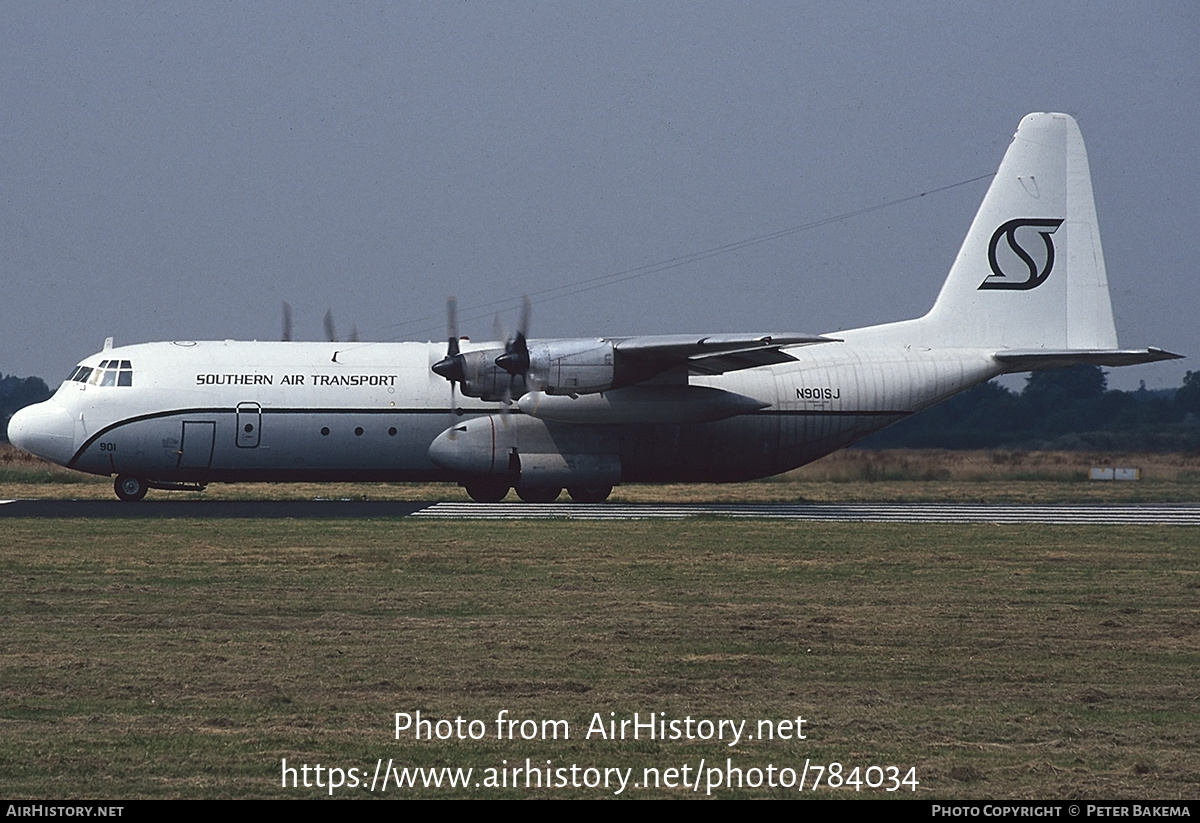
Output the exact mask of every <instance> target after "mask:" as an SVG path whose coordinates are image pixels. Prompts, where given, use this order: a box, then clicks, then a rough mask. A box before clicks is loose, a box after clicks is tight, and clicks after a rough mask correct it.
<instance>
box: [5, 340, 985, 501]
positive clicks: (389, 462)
mask: <svg viewBox="0 0 1200 823" xmlns="http://www.w3.org/2000/svg"><path fill="white" fill-rule="evenodd" d="M862 331H864V332H865V331H868V330H862ZM855 334H856V333H855V332H848V333H842V335H841V336H842V338H843V339H844V340H845V342H834V343H827V344H821V345H815V346H802V347H797V348H795V349H789V350H788V354H790V355H791V356H792V357H794V358H796V360H795V362H791V363H786V364H782V365H772V366H763V367H758V368H752V369H746V370H743V371H736V372H729V373H726V374H720V375H714V376H706V377H699V376H693V377H691V378H690V379H689V382H690V384H691V385H693V386H707V387H713V388H717V389H722V390H725V391H729V392H735V393H737V394H738V395H743V396H745V397H750V398H754V399H755V400H757V401H758V402H759V404H761V405H762V406H763V408H762V409H761V410H759V411H755V412H753V413H743V414H737V415H735V416H732V417H729V418H727V419H724V420H718V421H715V422H707V423H692V422H671V421H669V420H668V421H665V422H664V421H662V420H661V419H655V420H654V422H627V423H617V424H611V423H607V422H602V423H597V424H592V423H562V422H554V421H546V420H539V419H535V418H533V417H530V416H529V415H524V414H521V413H520V412H519V411H518V410H517V409H516V407H515V406H513V407H511V409H510V410H509V411H508V413H503V412H504V409H503V408H502V406H501V404H498V403H485V402H482V401H479V400H477V399H474V398H470V397H463V396H461V395H459V396H457V398H456V401H455V405H456V409H455V410H453V411H452V410H451V408H450V402H451V393H450V387H449V385H448V384H447V382H446V381H445V380H443V379H441V378H439V377H438V376H436V375H435V374H433V372H432V371H431V370H430V367H431V365H432V364H433V363H435V362H436V361H437V360H438V359H439V358H440V357H441V356H442V355H443V352H444V346H443V345H440V344H433V343H354V344H339V343H269V342H268V343H264V342H235V341H224V342H219V341H214V342H190V341H188V342H176V343H147V344H140V345H133V346H125V347H120V348H113V349H108V350H105V351H103V352H100V353H98V354H96V355H93V356H92V357H89V358H87V359H86V360H84V361H83V362H82V363H81V366H83V367H90V368H91V369H93V371H92V372H91V373H90V375H89V376H88V378H87V379H84V380H82V381H81V380H68V381H66V382H64V383H63V384H62V386H61V387H60V388H59V389H58V391H57V392H56V393H55V395H54V397H53V398H51V399H50V400H49V401H47V402H46V403H43V404H39V405H37V406H33V407H29V408H28V409H25V410H22V411H21V412H19V413H18V414H17V415H15V416H14V418H13V424H12V426H10V437H12V439H13V440H14V442H16V443H17V444H18V445H20V446H21V447H22V448H24V449H26V450H28V451H32V452H34V453H35V454H39V455H40V456H42V457H45V458H47V459H50V460H52V461H54V462H56V463H60V464H62V465H66V466H69V467H71V468H74V469H78V470H80V471H85V472H91V473H94V474H104V475H110V474H136V475H140V476H143V477H148V478H151V479H153V480H157V481H165V482H196V483H206V482H210V481H224V482H236V481H252V480H269V481H290V480H396V481H406V480H454V479H459V480H461V479H462V474H463V472H460V471H456V470H455V468H454V467H453V466H451V468H447V464H446V462H445V461H443V462H442V465H439V464H438V463H435V462H434V461H433V460H432V459H431V458H430V446H431V444H433V443H434V441H435V440H436V439H437V438H438V436H439V434H441V433H443V432H446V430H448V429H450V428H452V427H453V426H456V425H461V424H463V423H464V422H466V421H469V420H471V419H473V418H481V417H492V416H494V417H492V421H491V423H490V428H489V434H488V437H490V438H491V443H485V444H484V447H485V448H493V447H494V449H495V450H496V455H493V459H491V460H490V462H489V463H488V464H487V465H486V466H484V467H483V469H482V470H481V472H482V473H487V472H492V473H503V472H504V471H506V470H507V469H508V468H509V467H506V466H504V465H501V463H502V458H503V457H504V455H503V454H500V451H501V449H502V448H503V447H504V446H505V443H504V442H500V441H503V440H504V435H505V434H507V435H508V436H509V440H510V441H511V444H512V446H513V447H514V448H516V447H517V446H521V451H522V453H526V454H530V453H537V454H543V455H544V454H547V452H548V451H549V452H550V453H552V454H553V455H556V456H554V457H553V459H552V460H551V463H552V464H553V465H560V464H561V465H567V464H569V465H571V466H574V465H576V462H573V460H574V458H573V456H575V455H580V454H583V455H590V456H593V457H594V456H596V455H601V456H603V457H604V459H605V461H606V462H605V465H606V466H607V469H606V471H607V472H609V478H610V480H612V481H613V482H630V481H716V482H720V481H736V480H744V479H748V478H753V477H763V476H767V475H771V474H777V473H779V472H782V471H786V470H788V469H791V468H794V467H796V466H799V465H803V464H804V463H807V462H809V461H811V460H814V459H816V458H818V457H821V456H823V455H825V454H828V453H830V452H832V451H834V450H836V449H838V448H841V447H843V446H845V445H847V444H849V443H852V442H854V441H855V440H857V439H859V438H861V437H862V436H864V435H866V434H868V433H870V432H871V431H874V430H877V429H879V428H882V427H883V426H886V425H888V424H889V423H892V422H894V421H896V420H898V419H901V418H902V417H904V416H906V415H908V414H911V413H912V412H914V411H918V410H920V409H922V408H925V407H926V406H929V405H931V404H933V403H936V402H938V401H939V400H942V399H944V398H946V397H949V396H950V395H952V394H955V393H956V392H959V391H962V390H963V389H965V388H968V387H969V386H971V385H974V384H976V383H979V382H981V381H983V380H987V379H989V378H990V377H993V376H994V375H996V374H998V373H999V372H1000V371H1001V368H1000V367H999V366H998V364H997V362H996V361H995V359H994V358H993V357H992V356H991V354H990V353H989V352H986V351H982V350H945V349H942V350H938V351H936V352H935V351H930V350H928V349H917V348H912V347H905V346H897V345H891V346H888V345H872V346H867V347H864V346H859V345H855V344H854V342H853V339H854V337H855ZM104 363H111V364H113V369H109V371H112V370H114V369H117V368H118V367H121V366H124V364H126V363H128V366H129V367H128V369H126V371H129V372H131V374H130V376H129V377H128V378H127V379H125V380H124V381H122V380H120V379H117V378H116V376H113V377H109V378H107V379H105V377H104V376H103V372H104V370H102V369H100V368H99V367H100V365H101V364H104ZM121 382H125V383H127V384H128V385H120V383H121ZM106 383H107V384H109V385H105V384H106ZM616 391H619V390H616ZM685 405H686V404H681V405H680V419H681V420H684V421H685V420H686V419H687V415H686V413H685V412H686V409H685V408H684V406H685ZM478 430H479V427H478V426H476V429H475V431H478ZM451 440H453V438H451ZM564 456H565V459H566V464H564V463H563V460H562V459H560V458H562V457H564ZM614 461H615V462H614ZM593 462H594V461H593ZM464 465H466V464H464ZM547 465H550V464H547ZM473 466H474V464H472V465H471V466H468V468H471V469H472V471H473V470H474V468H473ZM532 466H533V464H532V463H527V470H528V471H531V472H532V471H535V469H534V468H533V467H532ZM614 466H615V467H616V469H615V471H616V472H617V475H616V477H615V478H613V477H612V472H613V471H614V469H613V467H614ZM563 471H569V468H568V469H563Z"/></svg>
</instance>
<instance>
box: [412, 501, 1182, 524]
mask: <svg viewBox="0 0 1200 823" xmlns="http://www.w3.org/2000/svg"><path fill="white" fill-rule="evenodd" d="M412 516H413V517H433V518H444V519H462V520H544V519H569V520H683V519H686V518H690V517H730V518H747V519H773V520H811V521H832V522H866V523H1045V524H1062V525H1179V526H1200V505H1192V504H1180V505H1121V506H1101V505H1055V506H1041V505H1033V506H1026V505H1021V504H1007V505H981V504H970V503H736V504H722V503H713V504H681V505H672V506H660V505H653V504H619V503H594V504H581V503H567V502H562V503H436V504H434V505H432V506H430V507H428V508H425V509H422V510H420V511H417V512H414V513H413V514H412Z"/></svg>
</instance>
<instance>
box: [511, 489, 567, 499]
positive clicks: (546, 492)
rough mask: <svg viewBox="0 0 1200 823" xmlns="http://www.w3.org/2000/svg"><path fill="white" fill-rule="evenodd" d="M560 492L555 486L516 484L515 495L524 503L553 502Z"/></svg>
mask: <svg viewBox="0 0 1200 823" xmlns="http://www.w3.org/2000/svg"><path fill="white" fill-rule="evenodd" d="M560 494H562V489H561V488H559V487H557V486H517V497H519V498H521V499H522V500H524V501H525V502H526V503H553V502H554V501H555V500H557V499H558V496H559V495H560Z"/></svg>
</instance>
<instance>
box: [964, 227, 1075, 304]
mask: <svg viewBox="0 0 1200 823" xmlns="http://www.w3.org/2000/svg"><path fill="white" fill-rule="evenodd" d="M1062 223H1063V221H1062V220H1045V219H1036V218H1030V217H1021V218H1018V219H1016V220H1009V221H1008V222H1007V223H1005V224H1003V225H1002V226H1000V228H998V229H996V232H995V234H993V235H992V241H991V242H990V243H989V244H988V265H990V266H991V268H992V273H991V275H989V276H988V278H987V279H986V280H984V281H983V283H981V284H980V286H979V289H981V290H982V289H1010V290H1015V291H1028V290H1029V289H1036V288H1037V287H1038V286H1040V285H1042V284H1043V283H1045V282H1046V278H1047V277H1049V276H1050V270H1051V269H1053V268H1054V240H1053V239H1052V238H1051V237H1050V235H1052V234H1054V232H1056V231H1057V230H1058V227H1059V226H1061V225H1062ZM1023 228H1034V229H1038V234H1040V235H1041V237H1042V241H1043V242H1044V243H1045V244H1046V253H1045V259H1044V260H1042V261H1041V268H1040V270H1039V268H1038V265H1039V264H1038V262H1037V261H1035V260H1034V258H1033V255H1031V254H1030V253H1029V252H1028V251H1027V250H1026V249H1025V248H1024V247H1023V246H1022V245H1021V243H1020V241H1019V240H1017V236H1016V233H1017V230H1018V229H1023ZM1025 236H1026V237H1027V238H1028V232H1026V233H1025ZM1001 238H1004V239H1005V240H1006V241H1007V243H1008V248H1010V249H1011V250H1012V253H1013V254H1015V255H1016V256H1017V258H1019V259H1020V262H1021V263H1024V264H1025V269H1026V270H1025V271H1021V270H1020V267H1019V264H1018V263H1017V261H1016V260H1014V259H1012V257H1011V256H1009V255H1005V263H1006V264H1007V265H1008V267H1009V269H1010V271H1009V272H1005V271H1004V269H1003V268H1002V267H1001V264H1000V261H999V260H998V259H997V257H996V248H997V246H999V245H1000V239H1001ZM1014 268H1016V269H1018V270H1017V271H1015V272H1014V271H1011V270H1012V269H1014ZM1019 276H1024V278H1025V279H1023V280H1017V279H1016V277H1019Z"/></svg>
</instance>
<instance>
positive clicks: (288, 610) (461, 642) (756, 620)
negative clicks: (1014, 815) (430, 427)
mask: <svg viewBox="0 0 1200 823" xmlns="http://www.w3.org/2000/svg"><path fill="white" fill-rule="evenodd" d="M896 482H910V483H911V482H912V481H896ZM1037 482H1047V481H1037ZM830 485H839V484H836V483H831V484H830ZM840 485H841V486H842V487H844V488H846V489H856V488H858V487H860V486H869V485H870V483H865V482H859V483H857V484H854V483H849V482H846V483H844V484H840ZM1067 485H1069V484H1067ZM1109 485H1111V484H1109ZM1130 485H1136V484H1130ZM0 548H2V551H0V564H2V570H3V574H2V575H0V590H2V591H3V596H2V597H0V609H2V611H3V626H4V631H3V632H2V633H0V785H2V786H4V788H5V790H6V791H5V794H6V795H8V796H9V797H11V798H15V797H37V798H67V797H71V798H132V797H304V796H320V795H325V794H327V792H328V790H327V789H326V788H318V787H316V786H315V785H314V786H312V787H310V788H307V789H305V788H298V789H293V788H286V789H285V788H282V787H281V782H282V780H283V776H284V772H283V763H282V761H283V760H284V759H285V758H286V760H287V763H288V765H289V766H290V767H294V768H297V769H299V768H301V767H302V766H303V765H308V766H309V767H310V768H315V766H316V765H317V764H321V765H322V767H323V768H325V769H328V768H330V767H337V768H340V769H343V770H349V769H351V768H355V769H358V770H360V772H362V774H358V775H356V778H357V779H359V780H361V781H362V782H363V783H369V782H370V781H369V778H370V775H371V773H372V772H373V771H374V769H375V767H376V763H377V761H378V760H380V759H382V761H383V762H384V763H387V761H388V760H389V759H391V760H392V762H393V766H394V767H396V768H399V767H401V766H421V767H438V768H441V767H452V768H463V769H466V768H471V769H474V771H473V773H472V778H471V781H470V783H471V784H472V785H469V786H468V787H467V788H459V789H450V788H448V787H443V788H441V789H436V788H428V789H426V788H411V789H406V790H403V791H400V790H397V789H396V788H395V786H394V785H391V786H389V788H388V791H387V793H386V794H383V793H380V792H379V791H376V792H375V793H374V794H373V795H372V794H371V793H370V792H368V791H367V790H366V789H364V788H362V787H361V786H360V787H357V788H350V787H344V788H340V789H339V790H337V791H336V792H335V796H342V797H345V796H354V797H368V796H375V797H386V796H396V795H402V796H431V797H451V796H471V797H479V796H483V797H522V798H523V797H560V796H561V797H609V796H613V795H614V793H615V790H616V786H615V784H616V781H617V779H618V778H617V777H616V776H615V773H612V774H613V777H612V781H613V784H614V785H613V786H610V787H609V788H605V787H604V786H603V785H600V786H597V787H594V788H587V787H579V788H576V787H573V786H571V785H567V786H563V787H560V786H552V787H550V788H545V787H543V788H540V789H539V788H528V789H527V788H525V783H524V780H525V776H524V774H521V775H518V777H517V782H518V784H519V785H518V787H516V788H514V787H513V786H512V781H513V777H512V775H511V773H509V772H505V773H504V774H505V778H504V779H505V782H507V783H508V784H509V785H508V786H507V787H505V786H500V787H490V786H486V785H484V786H480V787H475V786H474V785H473V784H474V783H475V782H481V783H483V782H486V781H487V780H488V779H489V776H488V773H486V772H485V771H484V770H486V769H489V768H491V769H493V770H495V769H504V768H507V769H511V768H512V767H513V766H514V765H517V766H520V767H522V768H523V767H524V765H525V762H526V758H529V759H530V760H531V761H532V764H533V766H534V767H535V768H537V767H541V768H542V769H545V768H546V767H547V766H546V761H548V760H549V761H551V764H550V766H549V768H551V769H564V770H565V771H564V772H563V773H562V775H563V778H564V779H565V780H567V781H568V783H569V782H570V781H571V780H573V779H578V780H579V781H584V780H587V779H589V778H591V779H599V778H598V775H600V774H601V773H600V772H595V773H591V772H585V771H577V772H576V773H575V774H574V775H572V774H571V773H570V771H569V769H570V767H571V766H572V765H576V766H577V767H578V768H579V769H580V770H582V769H585V768H589V767H590V768H598V769H604V768H619V769H629V770H631V771H630V772H628V774H629V775H630V777H629V785H628V786H627V788H626V789H625V791H624V792H623V793H622V794H621V796H622V797H662V796H666V797H704V796H706V779H707V780H711V779H712V778H713V773H711V772H708V771H707V770H708V769H711V768H714V767H716V768H718V774H721V777H722V783H723V785H721V786H720V787H718V788H716V789H714V790H713V795H714V796H718V797H736V796H751V797H771V796H784V797H790V796H796V795H797V794H798V792H797V790H796V789H795V788H792V789H786V788H774V789H772V788H769V787H766V786H763V787H759V788H751V787H749V786H746V785H743V787H742V788H740V789H739V788H737V787H736V786H734V787H732V788H731V787H729V786H728V785H724V772H725V767H726V764H727V760H728V761H731V764H732V766H733V767H734V768H740V769H742V770H743V780H744V781H751V782H752V781H753V780H754V779H755V772H754V771H753V770H755V769H759V770H762V771H761V772H759V773H758V774H759V776H760V777H761V778H762V779H763V780H767V779H769V778H768V777H767V769H768V767H769V766H770V767H774V768H775V769H776V770H778V769H780V768H790V769H795V770H796V772H797V773H798V772H800V771H802V769H803V766H804V764H805V762H808V763H809V764H810V767H813V766H815V765H816V764H822V765H827V764H829V763H833V762H837V763H841V764H843V766H842V772H843V776H845V777H848V778H851V779H852V778H853V775H854V774H855V773H854V772H853V771H852V769H853V767H855V766H857V767H859V768H860V771H859V772H858V775H859V776H860V777H867V776H868V773H867V772H866V771H865V770H866V769H867V767H870V766H876V767H887V766H896V767H898V769H899V771H898V772H897V774H898V776H899V778H903V777H905V776H908V775H909V771H908V770H909V769H913V770H914V771H913V772H912V774H914V775H915V778H916V780H917V781H918V785H917V787H916V791H915V792H912V791H910V790H909V789H910V786H909V785H904V786H902V787H901V790H900V791H897V792H895V793H893V794H888V793H887V792H885V791H884V790H883V788H878V789H868V788H867V787H866V786H863V787H862V790H861V791H859V792H857V793H856V791H855V789H854V787H853V786H845V785H844V786H842V787H841V788H837V789H829V788H825V787H824V785H822V788H821V789H820V790H819V791H818V792H817V794H818V796H827V795H833V796H838V797H853V796H869V797H885V796H889V797H894V796H902V797H918V798H1006V799H1007V798H1012V799H1015V798H1095V799H1112V798H1128V799H1150V798H1154V799H1176V798H1193V799H1194V798H1196V797H1198V796H1200V774H1198V772H1197V768H1196V764H1197V763H1198V762H1200V687H1198V686H1197V682H1196V672H1197V671H1200V597H1198V596H1200V563H1198V561H1197V557H1198V555H1197V550H1198V548H1200V530H1194V529H1186V528H1175V527H1162V528H1134V527H1130V528H1103V527H1096V528H1073V527H1049V526H1038V527H994V526H927V527H914V526H889V525H878V524H816V523H790V522H761V521H740V522H733V521H727V520H692V521H684V522H682V523H671V522H661V521H656V522H649V521H647V522H631V523H583V522H570V521H561V522H560V521H539V522H537V523H508V522H504V523H476V522H473V523H467V522H436V523H430V522H419V521H416V520H395V521H388V520H381V521H371V522H361V521H351V522H346V521H336V522H331V521H317V520H312V521H308V520H306V521H293V520H279V521H271V522H257V521H233V520H224V521H222V520H215V521H213V520H203V519H196V520H178V521H174V520H142V519H137V520H126V519H117V520H108V521H83V520H76V521H61V522H55V521H32V520H19V519H5V520H4V521H3V531H2V532H0ZM417 711H420V712H421V715H422V717H425V718H429V719H433V720H438V719H444V720H451V721H452V720H454V719H455V718H457V717H462V718H463V719H464V721H470V720H480V721H482V722H483V723H484V724H485V725H484V729H485V734H484V735H483V737H482V738H481V739H479V740H470V739H467V740H458V739H450V740H444V741H442V740H436V739H435V740H432V741H430V740H419V741H418V740H414V739H413V737H412V735H411V733H410V732H404V733H402V734H401V739H399V740H397V739H396V737H395V730H394V726H395V713H397V712H403V713H409V714H412V713H415V712H417ZM501 711H507V712H508V715H507V717H509V718H512V719H516V720H526V719H532V720H537V721H541V720H566V721H567V722H568V723H569V733H570V738H569V739H566V740H564V739H557V740H554V739H549V740H540V739H538V740H520V739H518V740H508V739H504V740H500V739H497V735H496V726H495V720H496V718H497V715H498V714H499V713H500V712H501ZM610 712H612V713H614V714H613V715H610ZM634 712H638V713H639V715H640V718H641V719H642V720H643V722H644V721H645V718H646V717H647V715H648V714H649V713H651V712H654V713H656V715H660V716H661V715H665V717H666V718H667V719H668V720H679V721H681V722H683V721H685V719H686V718H688V717H691V718H692V719H693V721H698V720H710V721H719V720H733V721H741V720H745V721H747V724H746V726H745V727H744V732H745V733H749V734H752V735H755V739H746V738H745V737H743V738H742V739H741V740H739V742H738V743H737V745H735V746H732V747H731V746H729V745H727V743H728V742H729V738H728V727H726V732H727V735H726V739H725V740H720V741H718V740H710V741H704V740H699V739H693V740H687V739H681V740H647V739H645V736H644V733H643V736H642V739H640V740H628V739H627V740H604V739H601V738H599V737H598V736H597V735H594V734H593V736H592V737H591V739H587V738H585V733H586V732H587V730H588V727H589V725H590V723H591V721H592V719H593V717H594V716H595V714H596V713H599V716H600V718H601V719H602V720H605V721H607V720H609V719H616V720H618V721H619V720H622V719H631V718H632V715H633V713H634ZM798 716H802V717H803V718H804V721H805V722H804V725H803V726H802V727H801V728H802V730H803V732H804V734H805V735H806V739H805V740H794V739H789V740H780V739H775V740H760V739H757V734H755V733H756V732H757V730H758V726H757V723H758V721H760V720H770V721H776V722H777V721H782V720H786V719H791V720H793V721H794V720H795V718H796V717H798ZM447 728H448V727H447V726H443V727H442V730H443V731H445V730H447ZM520 728H521V727H520V726H517V727H514V730H517V729H520ZM526 728H527V730H529V729H531V728H532V727H526ZM560 728H561V727H560ZM681 728H682V727H681ZM701 728H702V727H700V726H693V727H692V729H693V731H694V732H695V733H697V734H698V733H699V732H700V731H701ZM779 728H782V730H783V731H784V733H789V732H794V731H795V728H794V726H793V727H792V728H791V729H790V730H789V728H788V727H786V726H784V727H779ZM478 729H479V727H478V726H476V727H475V730H478ZM467 730H469V728H468V729H467ZM702 760H703V761H704V763H705V764H706V765H705V770H706V771H704V772H702V773H701V777H700V786H699V790H698V791H695V792H694V791H693V790H692V789H691V787H690V786H691V784H690V781H692V780H695V777H696V769H697V768H698V766H699V764H700V763H701V761H702ZM505 761H507V762H505ZM684 766H687V767H688V769H689V771H688V772H686V773H685V772H682V771H681V772H679V773H677V774H674V776H673V777H672V773H670V772H667V771H665V770H667V769H671V768H674V769H680V770H682V768H683V767H684ZM645 769H657V770H659V771H658V775H659V777H660V781H659V785H658V786H657V787H646V786H645V785H641V784H642V782H643V780H644V777H645V774H646V772H645V771H644V770H645ZM651 774H652V775H653V772H652V773H651ZM774 774H775V780H776V782H778V781H779V780H783V781H784V782H786V779H787V774H788V773H787V772H779V771H776V772H775V773H774ZM883 774H884V773H883V772H880V771H873V772H871V773H870V775H869V777H870V778H871V779H872V780H873V781H874V782H878V778H879V777H881V776H882V775H883ZM814 776H815V769H810V774H809V776H808V778H807V780H808V784H809V786H811V782H812V779H813V777H814ZM296 779H298V780H299V781H300V782H303V773H302V772H299V771H298V772H297V773H296ZM309 779H310V782H311V783H314V784H315V782H316V780H317V776H316V772H315V771H312V772H310V775H309ZM328 779H329V778H328V773H327V772H326V773H325V776H324V783H326V784H327V783H328ZM346 779H347V780H349V776H348V773H347V776H346ZM491 779H492V780H494V781H497V782H498V781H499V780H500V778H499V776H498V775H497V773H495V772H493V773H492V775H491ZM793 779H795V778H794V777H793ZM557 780H558V775H557V774H555V775H553V776H552V780H551V783H554V782H556V781H557ZM680 780H686V781H689V785H688V787H686V788H685V787H683V786H680V785H678V783H679V781H680ZM663 781H671V782H674V783H676V786H675V787H673V788H672V787H668V786H667V785H665V784H664V782H663ZM835 782H836V781H835ZM634 783H638V784H639V785H638V786H637V787H635V786H634ZM804 794H805V796H810V795H811V792H809V791H808V790H807V789H806V791H805V793H804Z"/></svg>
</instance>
